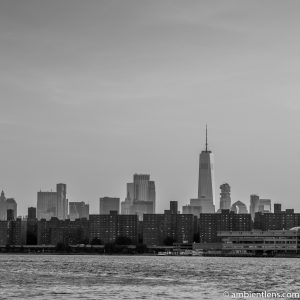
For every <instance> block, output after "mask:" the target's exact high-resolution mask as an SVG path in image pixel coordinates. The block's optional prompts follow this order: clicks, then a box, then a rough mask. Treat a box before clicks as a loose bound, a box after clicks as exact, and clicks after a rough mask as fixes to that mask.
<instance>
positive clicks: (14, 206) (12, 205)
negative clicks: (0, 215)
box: [6, 198, 17, 220]
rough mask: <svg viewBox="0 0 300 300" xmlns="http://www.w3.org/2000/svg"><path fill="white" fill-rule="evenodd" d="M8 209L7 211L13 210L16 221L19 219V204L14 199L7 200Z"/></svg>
mask: <svg viewBox="0 0 300 300" xmlns="http://www.w3.org/2000/svg"><path fill="white" fill-rule="evenodd" d="M6 209H7V210H9V209H10V210H12V211H13V215H14V219H15V220H16V219H17V202H16V200H15V199H14V198H7V199H6Z"/></svg>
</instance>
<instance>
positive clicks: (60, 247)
mask: <svg viewBox="0 0 300 300" xmlns="http://www.w3.org/2000/svg"><path fill="white" fill-rule="evenodd" d="M55 250H56V251H57V252H70V251H71V247H70V246H69V245H68V244H64V243H57V244H56V247H55Z"/></svg>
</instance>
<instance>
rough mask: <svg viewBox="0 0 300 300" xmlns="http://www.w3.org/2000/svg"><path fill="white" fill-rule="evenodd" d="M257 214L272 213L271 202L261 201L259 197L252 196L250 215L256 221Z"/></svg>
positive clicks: (268, 200)
mask: <svg viewBox="0 0 300 300" xmlns="http://www.w3.org/2000/svg"><path fill="white" fill-rule="evenodd" d="M257 212H271V200H270V199H260V198H259V196H258V195H251V196H250V214H251V218H252V220H254V216H255V213H257Z"/></svg>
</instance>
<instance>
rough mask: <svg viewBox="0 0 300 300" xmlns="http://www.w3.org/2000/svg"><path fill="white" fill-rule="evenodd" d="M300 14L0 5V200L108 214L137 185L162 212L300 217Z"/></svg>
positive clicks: (6, 0)
mask: <svg viewBox="0 0 300 300" xmlns="http://www.w3.org/2000/svg"><path fill="white" fill-rule="evenodd" d="M299 8H300V3H299V1H274V0H272V1H261V0H259V1H253V0H251V1H250V0H249V1H240V0H237V1H228V0H227V1H222V0H220V1H212V0H209V1H199V0H195V1H187V0H182V1H174V0H172V1H164V0H158V1H153V0H151V1H140V0H136V1H129V0H126V1H124V0H120V1H76V0H52V1H46V0H44V1H31V0H18V1H16V0H0V124H1V126H0V140H1V146H0V166H1V172H0V188H1V189H3V190H4V191H5V193H6V196H7V197H15V199H16V201H17V202H18V214H19V215H25V214H26V212H27V207H28V206H36V193H37V191H38V190H40V189H42V190H51V189H55V185H56V183H58V182H63V183H66V184H67V189H68V198H69V201H86V202H88V203H89V204H90V207H91V208H90V211H91V212H92V213H98V212H99V200H98V199H99V197H103V196H116V197H120V198H121V200H124V197H125V195H126V183H127V182H130V181H131V180H132V176H133V174H134V173H146V174H147V173H148V174H150V175H151V179H153V180H155V182H156V190H157V208H158V211H162V210H163V209H166V208H167V207H168V205H169V204H168V202H169V201H170V200H177V201H179V205H180V207H181V205H184V204H187V203H188V202H189V199H190V198H193V197H196V195H197V181H198V163H199V153H200V152H201V150H203V149H204V143H205V124H206V123H207V124H208V127H209V147H210V149H211V150H212V151H213V153H214V154H215V176H216V194H217V203H216V207H217V208H218V207H219V185H220V184H222V183H224V182H228V183H229V184H230V185H231V188H232V202H235V201H237V200H241V201H243V202H245V203H246V204H247V205H248V204H249V196H250V194H252V193H257V194H258V195H260V196H261V197H262V198H271V199H272V203H274V202H281V203H282V204H283V208H284V209H285V208H295V209H296V211H300V201H299V200H300V199H299V179H300V175H299V173H300V155H299V154H300V139H299V134H300V118H299V116H300V82H299V81H300V34H299V28H300V18H299Z"/></svg>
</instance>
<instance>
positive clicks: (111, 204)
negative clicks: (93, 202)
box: [99, 197, 120, 215]
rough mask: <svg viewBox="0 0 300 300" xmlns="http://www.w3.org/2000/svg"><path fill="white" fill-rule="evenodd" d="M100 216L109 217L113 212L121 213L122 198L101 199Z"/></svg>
mask: <svg viewBox="0 0 300 300" xmlns="http://www.w3.org/2000/svg"><path fill="white" fill-rule="evenodd" d="M99 202H100V210H99V212H100V215H109V214H110V212H111V211H116V212H117V213H118V214H119V212H120V198H112V197H103V198H100V201H99Z"/></svg>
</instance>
